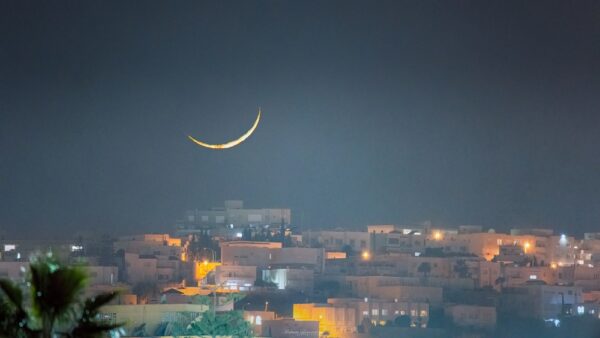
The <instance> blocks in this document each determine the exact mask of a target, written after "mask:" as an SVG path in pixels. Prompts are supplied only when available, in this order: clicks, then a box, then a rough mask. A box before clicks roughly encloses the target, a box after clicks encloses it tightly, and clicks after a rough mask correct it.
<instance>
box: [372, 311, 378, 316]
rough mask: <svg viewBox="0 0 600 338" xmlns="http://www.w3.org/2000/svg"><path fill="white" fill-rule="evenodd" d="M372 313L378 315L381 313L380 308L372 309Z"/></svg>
mask: <svg viewBox="0 0 600 338" xmlns="http://www.w3.org/2000/svg"><path fill="white" fill-rule="evenodd" d="M371 314H372V315H373V316H377V315H378V314H379V310H378V309H373V310H371Z"/></svg>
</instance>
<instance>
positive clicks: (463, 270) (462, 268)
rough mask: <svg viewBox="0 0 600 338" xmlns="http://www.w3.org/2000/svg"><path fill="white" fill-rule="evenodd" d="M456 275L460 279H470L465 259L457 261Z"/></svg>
mask: <svg viewBox="0 0 600 338" xmlns="http://www.w3.org/2000/svg"><path fill="white" fill-rule="evenodd" d="M453 270H454V273H456V274H457V275H458V277H460V278H467V277H470V276H469V275H470V274H469V267H468V266H467V263H466V262H465V260H464V259H459V260H457V261H456V264H454V268H453Z"/></svg>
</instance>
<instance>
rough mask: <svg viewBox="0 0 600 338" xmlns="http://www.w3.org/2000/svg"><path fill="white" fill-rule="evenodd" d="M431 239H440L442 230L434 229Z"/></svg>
mask: <svg viewBox="0 0 600 338" xmlns="http://www.w3.org/2000/svg"><path fill="white" fill-rule="evenodd" d="M433 239H435V240H436V241H439V240H441V239H442V232H441V231H439V230H436V231H434V232H433Z"/></svg>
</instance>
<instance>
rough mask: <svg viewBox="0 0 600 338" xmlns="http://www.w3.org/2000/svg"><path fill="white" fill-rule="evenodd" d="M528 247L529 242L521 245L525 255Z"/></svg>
mask: <svg viewBox="0 0 600 338" xmlns="http://www.w3.org/2000/svg"><path fill="white" fill-rule="evenodd" d="M529 247H531V244H529V242H525V243H523V251H525V253H527V250H529Z"/></svg>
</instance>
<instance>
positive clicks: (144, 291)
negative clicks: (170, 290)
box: [131, 282, 160, 304]
mask: <svg viewBox="0 0 600 338" xmlns="http://www.w3.org/2000/svg"><path fill="white" fill-rule="evenodd" d="M131 291H133V293H134V294H135V295H136V296H138V297H139V299H140V303H141V304H147V303H148V302H149V300H150V299H151V298H153V297H157V296H158V294H159V293H160V289H159V287H158V285H157V284H156V283H153V282H139V283H137V284H135V285H134V286H133V288H131Z"/></svg>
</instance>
